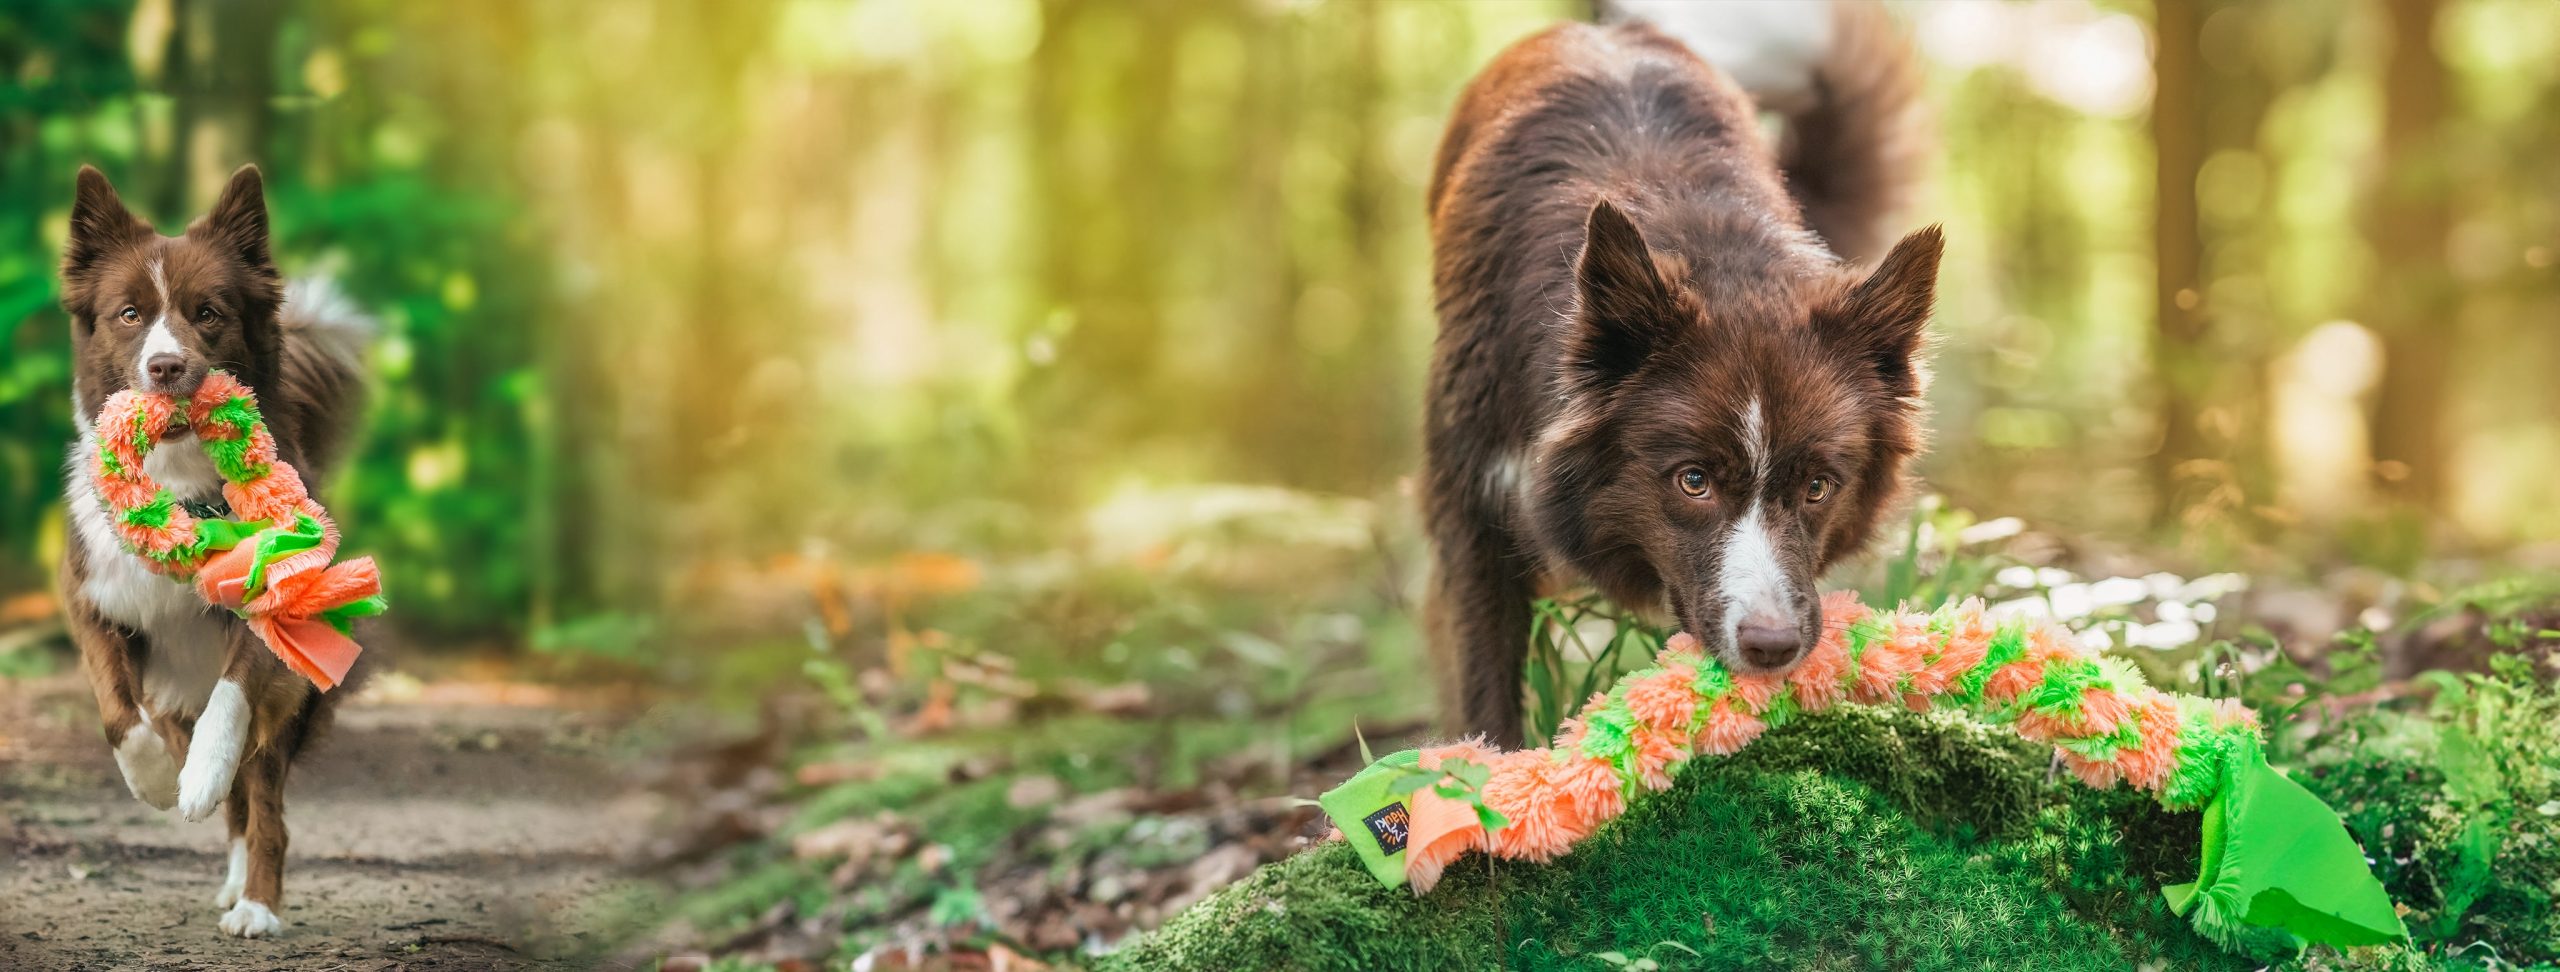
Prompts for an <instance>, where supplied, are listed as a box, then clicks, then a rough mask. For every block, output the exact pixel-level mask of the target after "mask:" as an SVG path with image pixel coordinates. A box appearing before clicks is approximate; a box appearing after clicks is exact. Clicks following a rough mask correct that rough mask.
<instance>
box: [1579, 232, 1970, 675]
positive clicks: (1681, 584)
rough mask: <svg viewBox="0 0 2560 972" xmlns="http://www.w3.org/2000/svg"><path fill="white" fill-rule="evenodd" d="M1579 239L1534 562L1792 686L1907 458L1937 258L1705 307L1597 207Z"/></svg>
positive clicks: (1925, 251) (1920, 246) (1899, 260)
mask: <svg viewBox="0 0 2560 972" xmlns="http://www.w3.org/2000/svg"><path fill="white" fill-rule="evenodd" d="M1586 235H1587V239H1586V241H1585V244H1584V249H1583V254H1582V256H1581V259H1580V260H1579V262H1578V264H1577V266H1576V275H1577V286H1578V290H1577V295H1578V299H1579V300H1578V306H1577V307H1576V308H1575V310H1574V313H1573V314H1572V315H1571V316H1570V318H1569V320H1568V324H1569V326H1570V327H1571V328H1572V329H1573V330H1572V337H1571V340H1570V341H1569V342H1568V344H1567V346H1566V347H1565V349H1564V354H1563V358H1564V360H1563V369H1562V372H1561V375H1560V378H1561V381H1560V387H1561V388H1562V390H1563V391H1564V396H1565V405H1564V408H1563V410H1562V412H1561V414H1560V416H1559V417H1558V418H1557V419H1556V420H1555V421H1554V422H1552V423H1551V424H1550V425H1549V426H1548V428H1547V429H1545V430H1544V431H1543V432H1542V434H1541V438H1540V441H1539V445H1538V454H1537V456H1536V462H1535V463H1534V464H1533V466H1532V469H1531V476H1532V478H1533V479H1534V480H1535V485H1534V487H1533V490H1532V492H1533V495H1534V507H1535V513H1536V522H1537V524H1538V529H1539V531H1540V533H1541V535H1542V538H1543V540H1544V543H1545V545H1546V546H1547V547H1548V548H1549V549H1552V550H1557V551H1561V552H1562V553H1563V554H1564V556H1565V557H1566V558H1567V560H1568V561H1569V562H1570V564H1571V565H1572V566H1573V567H1574V568H1575V569H1576V571H1577V572H1578V573H1580V574H1581V575H1582V576H1583V577H1585V578H1587V579H1588V580H1590V581H1591V583H1592V584H1593V585H1594V586H1596V587H1598V588H1599V589H1600V590H1601V592H1602V593H1603V594H1606V595H1608V596H1609V598H1610V599H1612V600H1614V601H1617V602H1619V603H1621V604H1629V605H1647V604H1659V605H1661V606H1663V607H1664V608H1666V609H1667V613H1668V614H1670V615H1671V617H1672V619H1673V620H1674V621H1676V622H1677V623H1678V625H1679V626H1680V627H1681V629H1683V630H1685V631H1688V632H1689V633H1691V634H1693V635H1695V636H1697V638H1698V639H1699V640H1700V641H1701V642H1703V643H1704V644H1705V646H1706V648H1707V649H1708V650H1709V651H1710V652H1712V653H1713V654H1714V655H1715V656H1716V657H1717V658H1718V659H1719V660H1720V661H1722V662H1723V663H1724V664H1725V665H1726V666H1727V667H1729V668H1731V669H1732V670H1734V671H1736V672H1742V673H1755V672H1771V671H1784V670H1787V669H1789V668H1792V667H1793V666H1794V665H1795V664H1796V662H1797V661H1799V660H1801V659H1802V658H1803V657H1804V655H1805V653H1806V652H1807V651H1809V650H1811V648H1812V647H1813V645H1814V643H1815V642H1816V641H1817V640H1819V638H1820V635H1821V632H1822V605H1821V598H1820V597H1818V596H1817V594H1816V581H1817V580H1818V579H1819V578H1820V576H1821V574H1822V572H1823V570H1824V569H1825V568H1827V567H1829V566H1830V565H1831V564H1832V563H1833V562H1835V561H1837V560H1838V559H1840V558H1842V557H1844V556H1846V555H1848V554H1849V553H1850V552H1852V551H1853V550H1855V549H1856V548H1857V547H1859V546H1860V545H1862V544H1864V543H1865V541H1866V538H1867V537H1868V536H1870V535H1871V534H1872V533H1873V532H1874V528H1875V524H1876V522H1877V519H1878V517H1879V516H1880V515H1881V513H1882V512H1883V509H1884V507H1885V506H1886V505H1888V504H1889V503H1890V501H1891V499H1892V497H1893V496H1894V495H1895V494H1896V493H1897V492H1898V488H1899V485H1900V476H1901V468H1902V464H1903V462H1904V461H1905V460H1906V459H1908V458H1909V457H1910V455H1911V454H1912V453H1913V452H1915V451H1917V447H1918V439H1919V433H1918V430H1917V427H1916V426H1917V416H1918V413H1919V408H1920V406H1919V400H1918V395H1919V392H1920V389H1921V387H1922V385H1923V381H1924V378H1925V373H1924V372H1923V370H1922V367H1921V363H1920V359H1919V357H1918V355H1919V344H1920V337H1921V333H1922V329H1923V327H1924V326H1925V325H1926V323H1927V320H1928V316H1929V307H1930V302H1931V295H1932V292H1933V291H1932V288H1933V287H1934V281H1935V278H1936V272H1937V262H1938V254H1939V250H1940V245H1941V243H1940V238H1939V236H1938V234H1937V232H1936V231H1934V230H1924V231H1922V232H1919V233H1914V234H1912V235H1911V236H1910V237H1908V238H1906V239H1905V240H1904V241H1903V242H1902V244H1901V245H1899V246H1897V247H1896V248H1895V249H1894V252H1893V254H1892V255H1890V256H1888V257H1887V258H1886V260H1885V262H1884V264H1883V265H1882V266H1880V267H1878V268H1877V269H1876V270H1875V271H1874V273H1873V274H1858V273H1855V272H1853V271H1849V270H1847V269H1845V268H1842V269H1840V270H1839V271H1838V273H1837V275H1829V274H1824V275H1816V276H1813V277H1807V278H1805V279H1802V280H1794V279H1792V278H1791V279H1790V282H1789V283H1787V285H1786V287H1785V288H1782V289H1779V290H1774V291H1773V290H1765V289H1764V290H1761V291H1731V290H1727V291H1715V290H1713V288H1712V287H1711V286H1710V285H1709V284H1708V283H1705V282H1702V278H1701V277H1699V276H1697V275H1692V274H1690V273H1689V269H1688V265H1686V264H1684V263H1683V262H1682V261H1680V260H1678V259H1675V258H1668V257H1658V256H1657V255H1656V254H1654V253H1653V252H1652V251H1651V250H1650V249H1649V248H1648V247H1647V246H1646V244H1645V242H1644V240H1643V237H1642V234H1641V232H1640V231H1639V230H1638V229H1637V228H1636V227H1635V226H1634V224H1633V223H1632V222H1631V221H1630V220H1628V219H1627V218H1626V217H1625V216H1624V214H1622V213H1620V212H1619V211H1618V210H1616V209H1615V208H1614V207H1613V206H1611V205H1609V204H1607V203H1602V204H1600V205H1598V206H1595V207H1594V208H1593V210H1592V214H1591V219H1590V223H1589V226H1588V228H1587V230H1586Z"/></svg>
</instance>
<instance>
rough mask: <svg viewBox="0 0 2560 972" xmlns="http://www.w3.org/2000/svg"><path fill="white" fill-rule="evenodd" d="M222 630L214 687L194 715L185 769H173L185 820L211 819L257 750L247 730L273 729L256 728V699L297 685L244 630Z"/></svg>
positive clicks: (234, 627) (238, 627) (258, 705)
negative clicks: (287, 685) (287, 684)
mask: <svg viewBox="0 0 2560 972" xmlns="http://www.w3.org/2000/svg"><path fill="white" fill-rule="evenodd" d="M226 627H227V628H228V630H229V634H228V635H227V636H226V639H227V640H225V641H224V643H223V646H222V678H221V679H220V680H219V681H216V682H214V683H213V695H212V696H211V697H210V698H208V699H206V700H205V703H204V713H203V714H202V715H199V716H197V717H196V725H195V734H194V738H193V739H191V740H189V742H188V745H187V759H186V763H185V768H184V769H181V770H179V771H178V812H179V813H180V814H182V815H184V816H185V817H186V818H187V819H188V820H202V819H204V818H206V817H209V816H212V815H213V808H214V807H215V805H217V804H220V803H221V802H222V800H223V798H224V797H227V796H230V795H231V782H232V779H233V778H234V777H235V776H237V775H238V774H239V771H240V760H241V758H242V757H243V756H245V755H247V754H249V753H251V752H254V751H256V749H257V748H258V747H256V746H254V745H252V740H251V739H250V731H251V729H252V728H253V727H254V728H259V731H261V732H266V733H272V732H274V731H275V727H273V726H267V727H257V722H258V719H257V716H259V715H262V714H263V713H262V712H261V711H260V710H262V709H264V708H265V705H263V704H261V703H262V701H263V700H262V699H260V698H259V696H262V695H265V694H267V693H268V692H270V691H271V690H272V689H274V688H275V687H277V686H278V685H279V683H283V682H287V681H290V682H293V683H296V684H298V683H300V679H297V678H294V677H293V676H292V674H291V673H289V672H287V671H286V670H285V667H284V663H282V662H279V661H277V660H276V659H275V656H274V655H273V654H271V653H269V652H268V651H267V646H266V645H265V644H264V643H262V642H260V641H259V640H258V636H257V635H256V634H254V633H252V632H251V631H250V630H249V628H248V626H246V625H228V626H226ZM288 711H290V710H288Z"/></svg>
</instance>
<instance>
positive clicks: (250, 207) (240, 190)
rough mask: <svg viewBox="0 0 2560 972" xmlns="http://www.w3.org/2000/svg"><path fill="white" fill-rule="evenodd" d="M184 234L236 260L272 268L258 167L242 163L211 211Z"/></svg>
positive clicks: (264, 193)
mask: <svg viewBox="0 0 2560 972" xmlns="http://www.w3.org/2000/svg"><path fill="white" fill-rule="evenodd" d="M187 235H188V236H193V237H196V238H198V239H201V240H205V241H207V242H209V243H212V244H214V245H216V246H220V247H223V248H224V249H226V250H228V251H230V252H231V253H233V254H235V255H237V256H238V257H239V258H240V262H242V263H244V264H247V265H248V266H250V267H252V268H256V269H261V270H268V271H272V270H273V269H274V267H275V262H274V260H273V259H272V258H271V257H270V256H269V255H268V249H267V186H266V180H264V179H262V178H260V177H259V176H258V167H257V166H254V165H244V166H241V167H240V170H239V171H237V172H233V173H232V174H231V182H230V184H228V185H225V186H223V187H222V198H220V199H217V200H214V203H213V210H212V211H211V212H208V213H206V214H204V218H203V219H200V220H197V221H196V224H195V225H193V226H189V227H187Z"/></svg>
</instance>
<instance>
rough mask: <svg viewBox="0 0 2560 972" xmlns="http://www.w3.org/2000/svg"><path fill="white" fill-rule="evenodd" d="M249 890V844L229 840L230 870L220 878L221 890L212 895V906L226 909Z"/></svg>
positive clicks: (240, 840) (234, 839)
mask: <svg viewBox="0 0 2560 972" xmlns="http://www.w3.org/2000/svg"><path fill="white" fill-rule="evenodd" d="M247 890H249V842H248V841H245V840H242V839H240V838H238V837H234V838H231V870H229V871H228V872H226V873H224V874H223V876H222V890H220V891H216V892H214V893H213V906H214V907H216V908H228V907H231V906H232V905H233V904H236V903H238V902H239V900H240V894H241V892H244V891H247Z"/></svg>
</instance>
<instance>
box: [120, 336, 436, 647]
mask: <svg viewBox="0 0 2560 972" xmlns="http://www.w3.org/2000/svg"><path fill="white" fill-rule="evenodd" d="M181 423H183V425H184V427H185V428H188V429H191V430H193V431H194V432H195V435H196V439H197V441H199V442H201V443H202V444H203V448H204V453H205V456H206V457H207V458H209V459H211V460H212V461H213V466H214V469H215V470H216V471H217V472H219V473H221V475H222V480H223V486H222V496H223V499H224V500H226V501H228V502H229V503H230V504H231V510H232V514H231V516H229V517H226V518H219V519H202V518H198V517H197V516H196V515H194V514H192V513H189V512H187V509H186V507H185V506H183V505H181V504H179V502H178V501H177V498H176V497H175V496H173V495H171V494H170V492H169V491H168V490H167V489H166V488H163V487H162V486H161V485H160V484H159V483H156V482H153V481H152V479H151V475H150V474H149V473H148V472H145V471H144V470H143V460H144V459H145V458H146V457H148V456H150V455H151V451H152V450H153V449H154V448H157V447H158V446H159V444H160V440H161V438H162V437H163V436H165V435H167V434H168V431H169V430H170V428H172V427H173V426H177V425H180V424H181ZM96 435H97V449H96V455H97V459H96V466H95V467H94V468H92V469H91V470H90V481H91V482H92V483H93V484H95V486H96V489H97V493H98V499H99V500H100V501H101V502H103V503H104V504H106V508H107V512H108V514H109V515H110V517H111V519H112V521H113V525H114V527H115V531H116V535H117V536H118V537H119V538H121V539H122V540H123V541H124V544H125V548H126V549H127V550H128V551H130V552H132V553H133V554H134V555H135V556H138V557H141V558H142V560H143V562H144V563H146V564H149V565H150V567H151V569H152V570H153V571H155V572H157V573H160V574H163V575H166V576H168V577H171V578H174V579H176V580H179V581H189V580H192V581H193V582H194V583H195V586H196V591H197V593H198V594H201V595H203V597H204V599H205V600H206V601H207V602H208V603H211V604H214V605H216V606H219V607H223V608H228V609H230V610H231V611H232V612H233V613H235V614H238V615H239V616H240V617H241V619H242V620H245V621H247V622H248V623H249V629H250V630H252V631H255V632H257V634H258V638H259V640H261V641H264V642H266V645H267V648H268V649H269V650H272V651H274V652H275V653H276V657H277V658H280V659H283V660H284V663H285V665H286V666H288V667H290V668H292V669H293V670H294V671H295V672H297V673H300V674H301V675H302V676H303V677H304V678H308V679H310V680H311V683H312V684H313V685H317V686H319V687H320V690H321V691H324V692H325V691H328V690H329V689H331V688H334V687H336V686H337V685H338V683H339V682H341V681H343V680H345V678H346V675H347V670H348V669H349V668H350V667H353V666H354V665H355V660H356V654H357V653H358V652H360V651H362V650H363V648H362V647H361V646H359V645H357V644H356V643H355V641H354V640H353V639H351V638H349V637H348V636H347V635H348V630H349V627H350V626H351V624H352V623H353V622H354V620H355V619H357V618H361V617H367V616H371V615H375V614H380V613H382V611H383V610H384V608H385V607H386V605H385V603H384V601H383V599H382V575H381V572H380V571H379V570H378V569H376V568H375V566H374V563H373V558H371V557H358V558H356V559H354V560H348V561H342V562H337V563H332V562H331V561H332V560H333V559H334V558H336V556H337V553H338V524H337V522H336V521H334V520H331V519H330V518H329V511H328V510H326V509H322V508H321V506H320V503H319V501H318V500H314V499H312V498H311V494H310V491H309V490H307V489H305V488H304V487H303V484H302V476H301V474H299V473H297V472H295V471H294V468H293V466H292V464H290V463H287V462H285V461H284V460H283V459H281V458H278V457H277V455H276V440H275V436H274V435H273V434H271V433H269V432H268V431H267V425H266V421H265V419H263V418H261V417H260V416H259V414H258V400H257V396H256V395H255V394H254V393H253V392H251V391H250V389H249V387H248V386H247V385H243V384H241V383H240V382H239V380H238V379H235V378H233V377H231V376H230V375H229V374H226V373H224V372H221V371H216V372H213V373H212V374H210V375H208V376H206V378H205V380H204V383H203V384H202V385H200V386H198V387H197V388H196V392H195V394H194V395H193V396H190V397H188V398H186V399H185V400H183V401H182V400H180V399H178V398H176V397H174V396H170V395H158V394H148V393H144V392H139V391H133V390H126V391H121V392H117V393H116V394H115V395H114V396H113V397H110V398H108V399H107V403H106V406H105V408H103V409H102V410H101V411H100V412H99V415H98V423H97V427H96Z"/></svg>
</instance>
